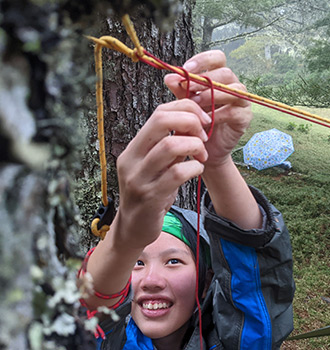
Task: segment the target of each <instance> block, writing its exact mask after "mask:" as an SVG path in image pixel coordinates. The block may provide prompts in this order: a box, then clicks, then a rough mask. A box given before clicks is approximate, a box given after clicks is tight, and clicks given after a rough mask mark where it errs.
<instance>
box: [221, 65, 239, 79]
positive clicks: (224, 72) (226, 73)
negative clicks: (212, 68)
mask: <svg viewBox="0 0 330 350" xmlns="http://www.w3.org/2000/svg"><path fill="white" fill-rule="evenodd" d="M221 76H222V79H223V80H224V81H234V80H235V78H236V76H235V74H234V73H233V71H232V70H231V69H230V68H228V67H223V68H221Z"/></svg>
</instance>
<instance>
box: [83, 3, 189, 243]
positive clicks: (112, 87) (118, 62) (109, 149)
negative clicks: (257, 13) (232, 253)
mask: <svg viewBox="0 0 330 350" xmlns="http://www.w3.org/2000/svg"><path fill="white" fill-rule="evenodd" d="M183 5H184V7H183V9H184V11H183V14H182V15H181V16H179V17H178V19H177V20H176V21H175V27H174V30H173V31H171V32H166V33H164V32H162V31H160V30H159V28H158V27H157V26H155V25H154V24H153V22H152V21H151V20H150V19H145V18H143V13H139V12H138V13H136V14H135V15H133V16H131V18H132V21H133V23H134V26H135V29H136V31H137V35H138V37H139V39H140V42H141V44H142V46H143V47H144V48H145V49H146V50H148V51H149V52H151V53H152V54H154V55H155V56H157V57H159V58H160V59H162V60H164V61H165V62H168V63H170V64H173V65H179V66H180V65H183V63H184V62H185V61H186V60H187V59H188V58H190V57H191V56H192V55H193V51H194V47H193V41H192V28H191V15H192V13H191V10H192V9H191V7H192V1H190V0H188V1H185V2H184V3H183ZM101 35H111V36H113V37H115V38H118V39H119V40H121V41H122V42H124V43H125V44H126V45H127V46H130V47H132V45H133V44H132V42H131V41H130V38H129V37H128V35H127V33H126V31H125V30H124V29H123V26H122V24H121V23H120V22H119V21H117V20H116V19H114V18H113V17H111V18H109V19H108V20H107V21H106V23H105V25H104V27H103V29H102V31H101ZM103 69H104V101H105V143H106V154H107V162H108V194H109V196H110V197H112V198H113V199H115V202H116V204H117V205H118V184H117V177H116V166H115V164H116V160H117V157H118V156H119V154H120V153H121V152H122V151H123V150H124V149H125V148H126V146H127V144H128V143H129V142H130V140H131V139H132V138H133V137H134V136H135V135H136V133H137V132H138V130H139V129H140V128H141V127H142V125H143V124H144V123H145V122H146V120H147V119H148V117H149V116H150V115H151V114H152V112H153V111H154V110H155V108H156V107H157V106H158V105H159V104H161V103H164V102H168V101H170V100H173V98H174V97H173V95H172V94H171V93H170V92H169V90H168V89H167V88H166V86H165V85H164V83H163V78H164V76H165V74H166V72H163V71H160V70H157V69H155V68H153V67H150V66H148V65H146V64H144V63H134V62H132V61H131V60H130V59H129V58H127V57H125V56H124V55H123V54H121V53H118V52H115V51H112V50H107V49H103ZM95 113H96V112H95V110H94V111H92V112H91V113H90V114H91V115H90V118H89V119H88V121H87V122H88V129H89V130H93V132H92V133H90V140H89V142H88V144H89V145H90V147H88V149H87V150H86V153H85V155H86V157H85V158H84V166H83V168H84V174H82V175H83V180H82V181H81V182H80V186H79V203H80V205H79V206H80V207H81V208H83V209H82V210H83V211H84V212H83V215H84V218H85V219H86V221H87V220H88V216H89V218H90V216H91V214H92V213H93V210H94V211H95V210H96V209H97V207H98V205H99V204H100V203H101V199H100V184H99V181H98V182H97V183H96V184H93V185H91V183H90V179H91V178H96V179H99V178H100V174H99V168H100V167H99V164H98V163H99V161H98V155H97V147H98V142H97V140H96V134H97V131H96V126H97V124H96V116H95ZM133 166H134V164H132V167H133ZM91 174H93V176H92V177H91ZM91 189H93V190H92V191H91ZM176 203H177V204H179V205H181V206H184V207H187V208H190V209H195V207H196V181H195V180H192V181H191V182H189V183H187V184H185V185H184V186H182V187H181V188H180V190H179V194H178V197H177V202H176ZM92 207H93V208H94V209H93V208H92ZM88 240H89V238H88V237H87V239H86V243H88ZM93 243H94V242H93Z"/></svg>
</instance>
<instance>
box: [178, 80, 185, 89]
mask: <svg viewBox="0 0 330 350" xmlns="http://www.w3.org/2000/svg"><path fill="white" fill-rule="evenodd" d="M179 84H180V86H181V87H182V89H185V90H186V89H187V81H186V80H182V81H181V82H180V83H179Z"/></svg>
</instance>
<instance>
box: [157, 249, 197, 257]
mask: <svg viewBox="0 0 330 350" xmlns="http://www.w3.org/2000/svg"><path fill="white" fill-rule="evenodd" d="M182 253H183V254H186V255H190V253H189V251H188V250H185V249H179V248H169V249H166V250H163V251H162V252H161V253H160V255H171V254H182Z"/></svg>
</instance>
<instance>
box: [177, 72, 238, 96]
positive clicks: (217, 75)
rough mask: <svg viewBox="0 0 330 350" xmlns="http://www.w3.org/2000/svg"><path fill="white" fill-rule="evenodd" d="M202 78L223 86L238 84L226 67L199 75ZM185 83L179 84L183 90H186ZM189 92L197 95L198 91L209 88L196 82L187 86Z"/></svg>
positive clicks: (184, 81) (235, 77) (234, 76)
mask: <svg viewBox="0 0 330 350" xmlns="http://www.w3.org/2000/svg"><path fill="white" fill-rule="evenodd" d="M201 76H202V77H208V78H210V79H211V80H213V81H214V82H219V83H222V84H225V85H229V84H233V83H239V79H238V78H237V76H236V75H235V74H234V73H233V71H232V70H231V69H229V68H227V67H223V68H218V69H215V70H213V71H209V72H206V73H204V74H202V75H201ZM187 84H188V83H187V81H186V80H183V81H181V82H179V85H180V86H181V88H183V89H187ZM189 85H190V86H189V91H190V93H197V92H200V91H205V90H207V89H209V88H210V87H209V86H204V85H201V84H198V83H197V82H190V84H189Z"/></svg>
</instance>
